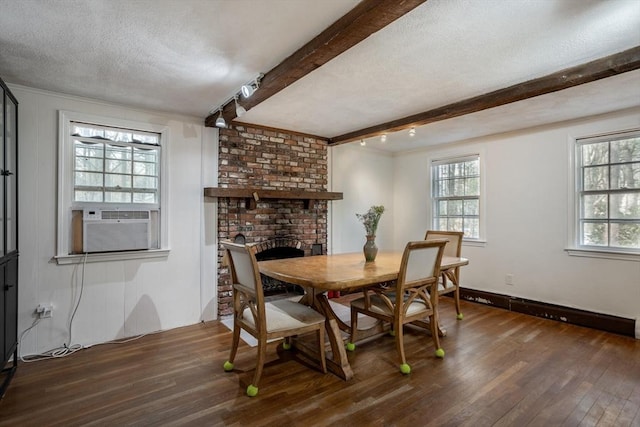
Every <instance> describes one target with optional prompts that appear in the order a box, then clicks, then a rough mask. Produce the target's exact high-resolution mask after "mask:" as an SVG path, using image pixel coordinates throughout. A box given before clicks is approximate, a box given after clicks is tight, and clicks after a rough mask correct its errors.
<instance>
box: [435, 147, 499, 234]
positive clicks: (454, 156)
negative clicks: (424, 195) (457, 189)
mask: <svg viewBox="0 0 640 427" xmlns="http://www.w3.org/2000/svg"><path fill="white" fill-rule="evenodd" d="M470 158H477V159H478V163H479V166H478V167H479V181H480V182H479V191H480V194H479V196H478V203H479V207H478V237H477V238H473V237H468V236H464V237H463V242H464V244H465V245H473V246H484V244H485V243H486V241H487V240H486V239H487V237H486V236H487V233H486V218H487V216H486V202H485V197H486V196H485V194H486V189H485V183H486V178H485V170H486V168H485V158H486V155H485V150H484V149H483V148H482V147H478V148H475V149H473V150H470V151H447V152H440V153H434V154H433V155H431V156H430V157H429V158H428V159H427V160H428V166H427V167H428V174H427V175H428V177H429V178H428V179H429V183H428V184H429V201H430V205H431V206H430V209H429V227H430V228H433V229H437V228H436V221H437V218H438V217H437V215H436V209H437V198H436V197H435V182H434V173H435V171H434V166H436V165H438V164H442V163H445V162H446V163H456V162H462V161H467V160H469V159H470Z"/></svg>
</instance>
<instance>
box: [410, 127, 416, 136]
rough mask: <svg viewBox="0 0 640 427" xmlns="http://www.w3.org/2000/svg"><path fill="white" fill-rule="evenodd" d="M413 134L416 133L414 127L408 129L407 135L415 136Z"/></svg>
mask: <svg viewBox="0 0 640 427" xmlns="http://www.w3.org/2000/svg"><path fill="white" fill-rule="evenodd" d="M415 135H416V128H411V129H409V136H415Z"/></svg>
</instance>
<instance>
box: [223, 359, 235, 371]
mask: <svg viewBox="0 0 640 427" xmlns="http://www.w3.org/2000/svg"><path fill="white" fill-rule="evenodd" d="M222 367H223V368H224V370H225V371H227V372H229V371H233V363H231V362H229V361H228V360H227V361H226V362H224V365H222Z"/></svg>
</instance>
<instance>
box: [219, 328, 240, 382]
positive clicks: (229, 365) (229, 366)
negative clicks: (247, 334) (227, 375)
mask: <svg viewBox="0 0 640 427" xmlns="http://www.w3.org/2000/svg"><path fill="white" fill-rule="evenodd" d="M239 343H240V326H238V325H237V323H236V322H233V338H232V341H231V353H230V354H229V359H228V360H227V361H226V362H224V365H223V368H224V370H225V371H227V372H229V371H232V370H233V361H234V360H235V358H236V353H237V351H238V344H239Z"/></svg>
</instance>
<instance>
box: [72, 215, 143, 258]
mask: <svg viewBox="0 0 640 427" xmlns="http://www.w3.org/2000/svg"><path fill="white" fill-rule="evenodd" d="M150 218H151V213H150V211H148V210H137V211H136V210H99V209H85V210H84V215H83V221H82V222H83V224H82V231H83V233H82V250H83V252H89V253H91V252H111V251H130V250H141V249H149V247H150V237H151V233H150V226H151V220H150Z"/></svg>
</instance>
